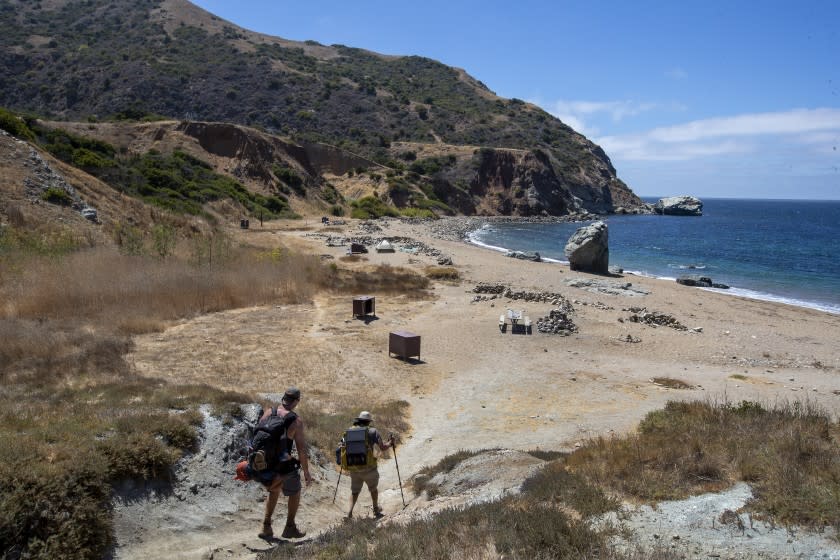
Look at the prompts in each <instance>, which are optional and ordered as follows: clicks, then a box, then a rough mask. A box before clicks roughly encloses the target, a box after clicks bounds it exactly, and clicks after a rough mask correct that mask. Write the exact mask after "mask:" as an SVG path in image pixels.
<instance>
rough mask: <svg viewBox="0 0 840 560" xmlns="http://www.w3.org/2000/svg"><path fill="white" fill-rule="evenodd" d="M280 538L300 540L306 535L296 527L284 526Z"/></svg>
mask: <svg viewBox="0 0 840 560" xmlns="http://www.w3.org/2000/svg"><path fill="white" fill-rule="evenodd" d="M282 536H283V538H284V539H302V538H303V537H305V536H306V533H305V532H303V531H301V530H300V529H298V528H297V525H286V528H285V529H283V535H282Z"/></svg>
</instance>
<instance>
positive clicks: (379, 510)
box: [373, 507, 385, 519]
mask: <svg viewBox="0 0 840 560" xmlns="http://www.w3.org/2000/svg"><path fill="white" fill-rule="evenodd" d="M373 516H374V517H375V518H376V519H382V518H383V517H385V514H384V513H382V508H378V507H376V508H373Z"/></svg>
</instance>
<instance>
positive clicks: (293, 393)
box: [283, 387, 300, 401]
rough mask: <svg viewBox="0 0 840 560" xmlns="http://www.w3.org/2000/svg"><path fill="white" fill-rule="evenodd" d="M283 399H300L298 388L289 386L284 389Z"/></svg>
mask: <svg viewBox="0 0 840 560" xmlns="http://www.w3.org/2000/svg"><path fill="white" fill-rule="evenodd" d="M283 400H287V401H298V400H300V389H298V388H297V387H289V388H288V389H286V392H285V393H283Z"/></svg>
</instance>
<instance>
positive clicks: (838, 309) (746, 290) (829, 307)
mask: <svg viewBox="0 0 840 560" xmlns="http://www.w3.org/2000/svg"><path fill="white" fill-rule="evenodd" d="M441 219H442V220H459V219H460V218H450V217H447V218H441ZM592 219H599V217H597V216H595V217H592V218H587V219H585V220H583V221H582V222H581V223H586V222H589V221H591V220H592ZM493 221H497V222H498V221H502V222H504V223H535V222H534V221H533V220H530V219H519V220H517V219H516V218H508V219H505V220H492V219H491V220H485V221H483V222H482V221H480V219H479V223H477V224H476V223H473V224H472V225H473V226H474V227H472V229H469V230H465V229H464V227H463V226H456V227H455V228H454V229H455V231H464V233H463V241H464V242H465V243H467V244H470V245H474V246H476V247H480V248H482V249H487V250H491V251H494V252H498V253H508V252H510V251H513V250H514V249H510V248H507V247H502V246H497V245H491V244H488V243H484V242H482V241H480V240H479V239H477V236H475V235H473V234H474V233H476V232H477V231H478V230H479V229H481V228H482V227H483V226H484V225H485V224H487V223H492V222H493ZM568 221H569V220H562V221H550V220H549V221H546V222H545V223H558V222H559V223H564V222H568ZM537 223H539V222H537ZM517 250H525V251H532V250H533V249H517ZM542 260H543V261H544V262H546V263H557V264H561V265H566V266H568V264H569V263H568V261H564V260H559V259H554V258H550V257H543V258H542ZM703 269H705V267H699V268H698V269H694V270H691V269H685V270H684V272H685V273H686V274H703ZM623 273H624V274H627V275H633V276H639V277H646V278H655V279H658V280H664V281H671V282H675V281H676V279H677V277H676V276H665V275H654V274H647V273H645V272H642V271H639V270H629V269H624V271H623ZM696 289H699V290H708V291H712V292H715V293H722V294H725V295H729V296H735V297H742V298H748V299H753V300H758V301H768V302H774V303H780V304H785V305H792V306H795V307H801V308H805V309H814V310H817V311H822V312H825V313H830V314H833V315H840V304H830V303H824V302H819V301H811V300H807V299H802V298H798V297H793V296H788V295H780V294H775V293H772V292H766V291H762V290H756V289H752V288H750V287H746V286H737V285H730V288H729V289H728V290H722V289H718V288H696Z"/></svg>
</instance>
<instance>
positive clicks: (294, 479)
mask: <svg viewBox="0 0 840 560" xmlns="http://www.w3.org/2000/svg"><path fill="white" fill-rule="evenodd" d="M278 480H281V481H282V485H283V486H282V488H283V495H284V496H296V495H297V494H300V490H301V483H300V471H299V470H297V469H295V470H293V471H292V472H290V473H289V474H275V475H274V478H272V479H271V482H264V483H263V485H264V486H265V487H266V489H267V490H271V487H272V486H274V485H275V484H280V483H279V482H277V481H278Z"/></svg>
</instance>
